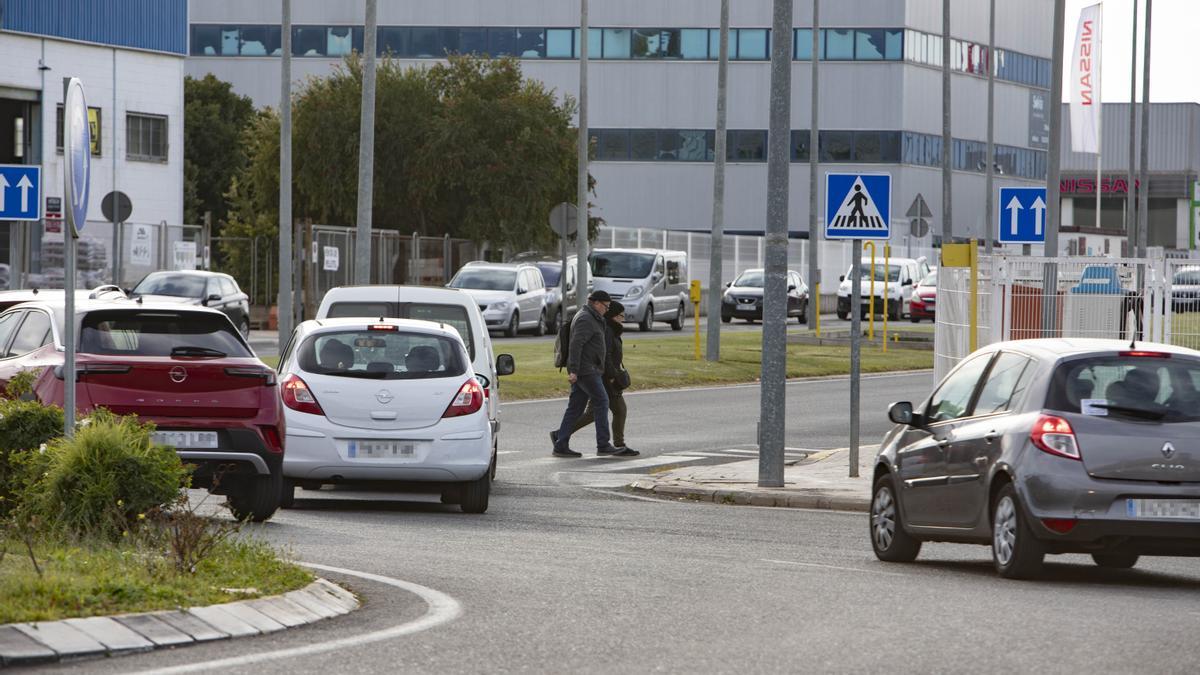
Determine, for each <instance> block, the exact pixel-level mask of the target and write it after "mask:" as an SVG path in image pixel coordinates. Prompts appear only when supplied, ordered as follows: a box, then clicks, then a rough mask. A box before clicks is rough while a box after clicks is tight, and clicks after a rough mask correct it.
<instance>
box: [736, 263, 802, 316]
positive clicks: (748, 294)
mask: <svg viewBox="0 0 1200 675" xmlns="http://www.w3.org/2000/svg"><path fill="white" fill-rule="evenodd" d="M764 279H766V274H765V273H764V271H763V270H761V269H754V270H746V271H744V272H742V273H741V274H739V275H738V277H737V279H734V280H733V283H729V284H726V285H725V293H724V294H723V295H722V296H721V321H724V322H725V323H729V322H730V321H733V320H734V319H745V320H746V321H751V322H752V321H762V318H763V282H764ZM787 282H788V286H787V296H788V302H787V315H788V317H793V316H794V317H797V318H798V320H799V321H800V323H804V322H806V321H807V320H808V318H807V317H808V286H805V285H804V281H803V280H802V279H801V278H800V275H799V274H797V273H795V272H793V271H791V270H788V273H787Z"/></svg>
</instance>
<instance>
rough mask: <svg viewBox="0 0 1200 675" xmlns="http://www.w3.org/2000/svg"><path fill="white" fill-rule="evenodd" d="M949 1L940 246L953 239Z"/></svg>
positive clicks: (946, 10)
mask: <svg viewBox="0 0 1200 675" xmlns="http://www.w3.org/2000/svg"><path fill="white" fill-rule="evenodd" d="M952 144H953V140H952V139H951V137H950V0H942V246H945V245H946V244H949V243H951V242H952V241H953V240H954V239H953V232H954V229H953V224H952V217H951V208H950V207H951V203H952V199H951V195H950V191H951V187H950V185H951V174H950V162H951V153H950V150H951V145H952Z"/></svg>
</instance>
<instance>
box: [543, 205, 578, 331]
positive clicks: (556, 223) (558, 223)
mask: <svg viewBox="0 0 1200 675" xmlns="http://www.w3.org/2000/svg"><path fill="white" fill-rule="evenodd" d="M550 229H552V230H554V233H555V234H557V235H558V241H559V247H560V249H561V251H562V272H561V273H560V274H559V275H558V307H559V309H558V328H559V329H560V330H561V329H562V326H563V322H565V321H566V320H567V238H569V237H573V236H575V233H576V232H578V231H579V209H577V208H576V207H575V205H574V204H571V203H569V202H562V203H560V204H557V205H555V207H554V208H552V209H550ZM582 292H583V289H582V288H581V289H580V294H581V295H582Z"/></svg>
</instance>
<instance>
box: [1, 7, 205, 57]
mask: <svg viewBox="0 0 1200 675" xmlns="http://www.w3.org/2000/svg"><path fill="white" fill-rule="evenodd" d="M187 27H188V18H187V0H0V28H3V29H4V30H11V31H18V32H21V33H32V34H35V35H46V36H51V37H60V38H66V39H69V40H82V41H84V42H96V43H99V44H105V45H116V46H121V47H133V48H136V49H150V50H154V51H160V52H171V53H174V54H186V53H187Z"/></svg>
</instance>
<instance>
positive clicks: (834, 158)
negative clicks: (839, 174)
mask: <svg viewBox="0 0 1200 675" xmlns="http://www.w3.org/2000/svg"><path fill="white" fill-rule="evenodd" d="M818 142H819V143H820V148H821V161H822V162H849V161H850V160H851V159H852V158H853V157H854V132H852V131H822V132H821V134H820V138H819V139H818Z"/></svg>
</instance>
